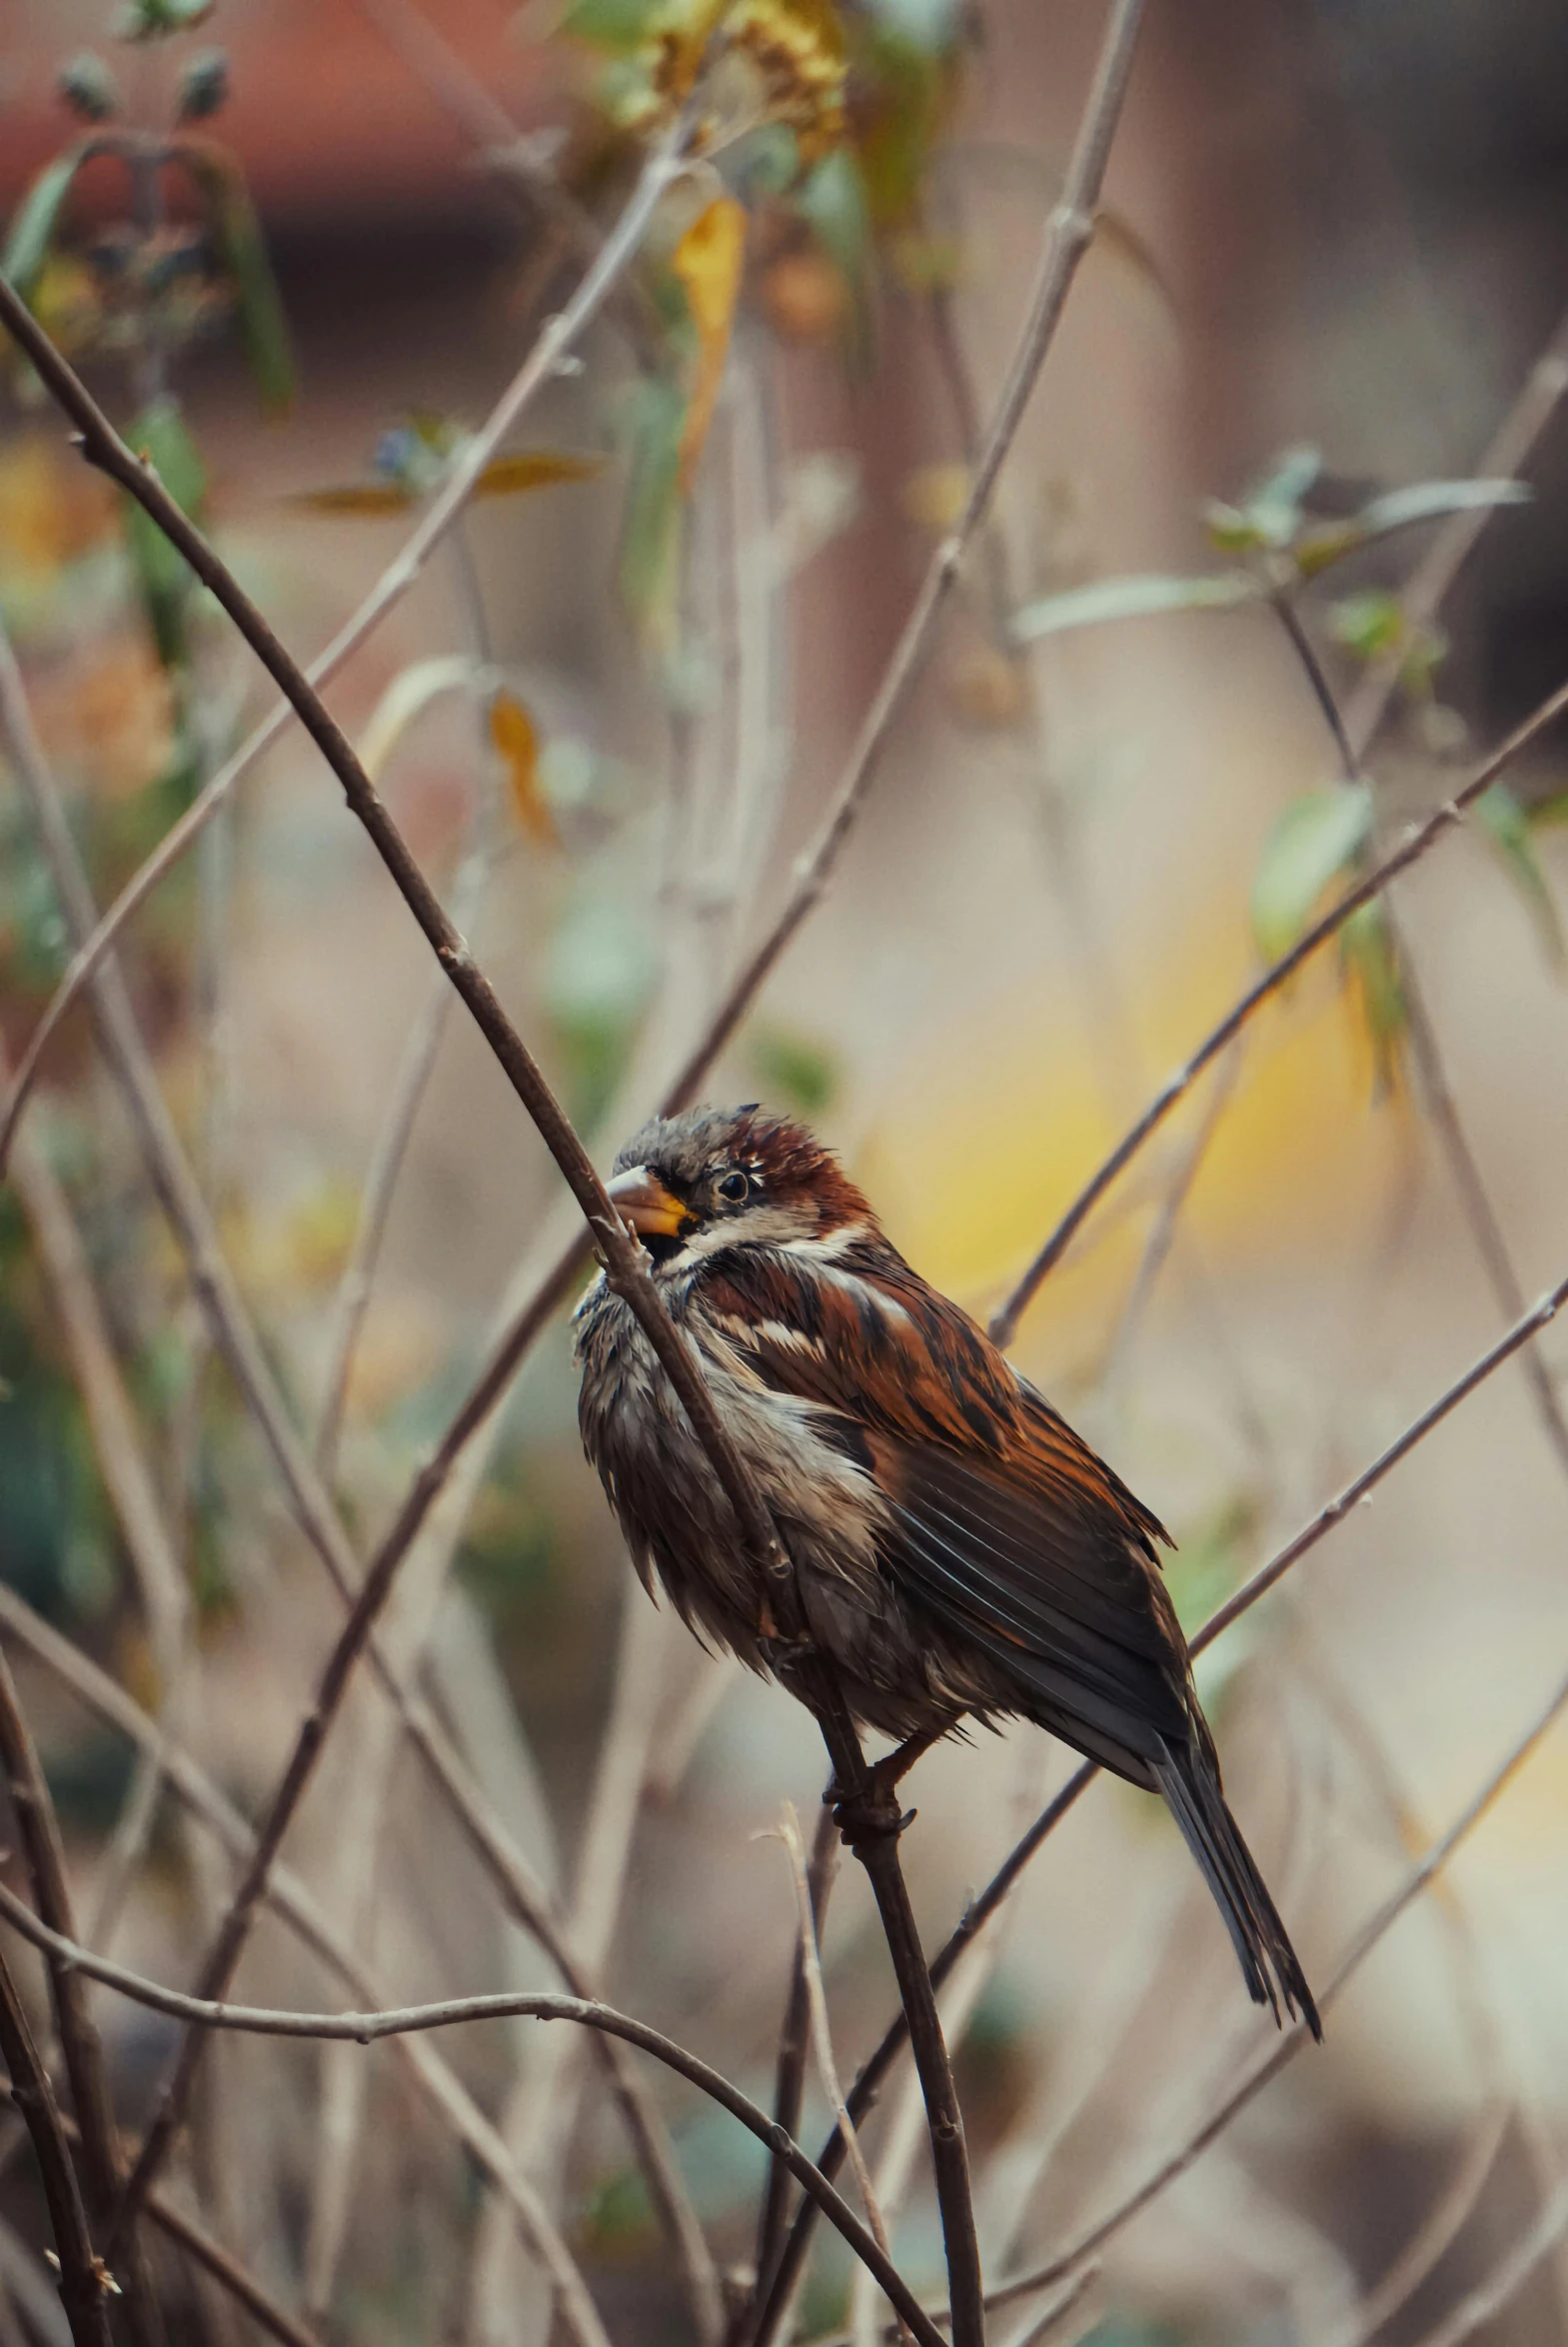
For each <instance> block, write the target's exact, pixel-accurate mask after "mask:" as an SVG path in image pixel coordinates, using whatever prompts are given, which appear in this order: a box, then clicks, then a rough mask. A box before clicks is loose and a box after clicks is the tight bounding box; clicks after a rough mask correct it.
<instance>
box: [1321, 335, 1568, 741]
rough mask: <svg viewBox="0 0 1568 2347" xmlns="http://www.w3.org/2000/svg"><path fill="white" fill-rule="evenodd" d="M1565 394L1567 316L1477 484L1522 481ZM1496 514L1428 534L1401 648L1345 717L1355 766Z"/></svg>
mask: <svg viewBox="0 0 1568 2347" xmlns="http://www.w3.org/2000/svg"><path fill="white" fill-rule="evenodd" d="M1565 393H1568V312H1565V313H1564V315H1563V316H1562V317H1561V318H1560V319H1559V320H1558V322H1557V324H1556V326H1555V327H1554V328H1553V330H1552V334H1551V337H1550V339H1549V341H1548V342H1547V344H1546V346H1545V348H1544V349H1543V350H1542V352H1541V355H1540V357H1539V358H1538V359H1537V360H1536V362H1535V365H1534V366H1533V367H1532V368H1531V370H1530V372H1529V374H1528V375H1527V376H1526V377H1525V380H1524V383H1523V385H1522V387H1521V389H1520V392H1519V396H1518V398H1517V399H1516V400H1515V401H1514V404H1513V406H1512V407H1511V408H1510V410H1509V411H1508V414H1507V415H1506V416H1505V417H1504V418H1503V421H1502V423H1501V424H1500V425H1499V426H1498V428H1497V431H1496V432H1495V434H1494V435H1493V437H1492V440H1491V443H1490V445H1489V446H1488V448H1487V449H1486V451H1485V453H1484V454H1483V456H1482V457H1481V459H1480V462H1479V463H1478V465H1477V466H1476V478H1477V479H1478V480H1480V479H1484V480H1492V481H1511V480H1513V479H1514V478H1515V477H1516V476H1517V475H1518V474H1520V473H1522V472H1523V470H1524V468H1525V465H1526V463H1527V462H1528V460H1529V457H1530V455H1531V452H1532V451H1533V449H1534V448H1535V445H1536V443H1537V441H1538V440H1539V439H1540V437H1541V435H1542V433H1543V432H1544V431H1545V430H1546V427H1547V425H1548V424H1549V423H1550V422H1551V420H1552V418H1553V416H1554V415H1555V414H1556V413H1557V410H1558V408H1559V407H1560V405H1561V404H1562V400H1563V396H1564V394H1565ZM1495 511H1496V509H1495V507H1491V506H1484V505H1483V506H1472V507H1470V508H1468V509H1465V510H1461V511H1460V512H1458V513H1454V514H1450V515H1449V516H1448V519H1447V520H1446V521H1445V522H1444V523H1443V525H1442V527H1441V529H1439V530H1438V531H1436V532H1435V533H1434V535H1433V537H1432V540H1431V543H1430V545H1429V546H1428V547H1427V550H1426V553H1425V555H1424V556H1423V557H1422V559H1421V561H1420V563H1419V564H1418V565H1417V566H1416V569H1415V571H1414V573H1413V574H1412V576H1411V578H1410V579H1409V581H1408V582H1407V584H1406V586H1405V588H1404V590H1403V592H1402V593H1401V595H1400V598H1399V604H1400V609H1401V611H1402V612H1403V615H1404V622H1405V638H1406V642H1405V643H1401V644H1399V645H1397V646H1396V647H1394V648H1393V649H1392V650H1391V651H1389V652H1387V653H1385V654H1384V655H1383V656H1382V657H1381V658H1380V659H1378V660H1375V661H1373V662H1372V663H1371V665H1370V666H1369V668H1368V669H1367V672H1366V674H1365V676H1364V677H1363V678H1362V680H1361V682H1360V684H1359V685H1358V687H1357V688H1356V691H1355V693H1354V694H1353V695H1352V696H1351V700H1350V706H1349V708H1348V709H1347V710H1346V712H1345V732H1346V734H1347V735H1348V737H1349V739H1350V743H1351V747H1352V751H1353V754H1354V759H1355V761H1356V762H1357V763H1359V761H1360V760H1361V759H1363V758H1364V757H1365V756H1366V753H1367V751H1368V749H1369V748H1370V746H1371V743H1372V739H1373V737H1374V735H1375V734H1376V732H1377V729H1378V727H1379V726H1380V725H1381V724H1382V722H1383V717H1384V713H1385V712H1386V710H1387V708H1388V705H1389V702H1390V701H1391V700H1392V699H1393V695H1394V690H1395V688H1396V686H1397V685H1398V682H1399V672H1400V670H1401V668H1402V667H1403V665H1404V660H1405V653H1406V647H1407V643H1408V639H1409V637H1410V636H1411V635H1413V634H1415V633H1417V632H1418V631H1419V630H1420V629H1422V628H1425V627H1427V626H1429V625H1430V623H1431V622H1432V621H1433V620H1434V619H1435V618H1436V617H1437V614H1438V612H1439V611H1440V610H1441V609H1442V607H1443V604H1444V602H1445V601H1446V600H1447V596H1448V590H1449V588H1450V587H1451V586H1452V585H1453V583H1454V581H1455V579H1456V578H1457V577H1458V576H1459V573H1460V571H1461V570H1462V569H1463V568H1464V565H1465V563H1466V562H1467V561H1468V559H1469V556H1470V553H1471V550H1472V548H1473V547H1474V545H1475V543H1476V540H1477V539H1478V538H1479V537H1480V535H1481V533H1482V531H1483V530H1485V528H1486V527H1487V525H1488V523H1489V522H1490V521H1491V519H1492V517H1493V514H1494V513H1495Z"/></svg>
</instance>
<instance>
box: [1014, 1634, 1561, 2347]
mask: <svg viewBox="0 0 1568 2347" xmlns="http://www.w3.org/2000/svg"><path fill="white" fill-rule="evenodd" d="M1565 1710H1568V1678H1565V1679H1564V1680H1563V1681H1562V1683H1561V1684H1560V1685H1559V1686H1558V1688H1557V1690H1556V1692H1555V1693H1554V1694H1553V1695H1552V1696H1551V1698H1550V1700H1549V1701H1548V1702H1547V1703H1546V1704H1545V1705H1544V1706H1543V1708H1542V1709H1541V1710H1540V1711H1539V1712H1538V1713H1537V1714H1536V1717H1535V1718H1534V1719H1533V1720H1532V1721H1531V1723H1530V1725H1529V1727H1527V1728H1526V1729H1525V1731H1524V1733H1523V1735H1522V1736H1520V1738H1519V1740H1518V1742H1517V1743H1516V1744H1515V1745H1514V1746H1513V1748H1512V1750H1511V1751H1510V1752H1509V1753H1508V1754H1507V1756H1506V1758H1505V1759H1504V1760H1503V1761H1502V1762H1501V1763H1500V1765H1499V1766H1498V1767H1497V1768H1496V1769H1494V1770H1493V1772H1492V1774H1491V1775H1490V1776H1489V1777H1487V1779H1486V1781H1485V1782H1484V1783H1483V1784H1482V1786H1481V1787H1480V1789H1479V1791H1478V1792H1477V1793H1476V1794H1475V1795H1474V1796H1473V1797H1472V1799H1471V1800H1470V1801H1469V1802H1468V1803H1467V1804H1466V1806H1465V1807H1464V1809H1462V1810H1461V1811H1460V1813H1459V1815H1458V1816H1457V1817H1456V1818H1455V1819H1454V1821H1453V1823H1452V1824H1451V1825H1450V1826H1449V1827H1448V1829H1447V1831H1446V1832H1445V1833H1443V1834H1441V1835H1439V1837H1438V1839H1437V1840H1436V1841H1435V1842H1433V1843H1432V1844H1431V1846H1430V1848H1429V1849H1428V1850H1427V1852H1426V1855H1425V1856H1424V1857H1423V1858H1422V1859H1421V1860H1420V1862H1419V1864H1417V1865H1416V1866H1414V1867H1413V1868H1412V1869H1411V1871H1410V1872H1409V1873H1408V1874H1407V1875H1406V1877H1405V1879H1404V1881H1403V1883H1401V1885H1400V1887H1399V1889H1398V1890H1396V1891H1395V1892H1394V1893H1393V1895H1392V1896H1391V1897H1390V1898H1388V1899H1387V1900H1385V1901H1384V1903H1383V1905H1382V1906H1381V1907H1379V1908H1378V1910H1377V1912H1376V1913H1375V1914H1374V1915H1372V1916H1371V1917H1370V1918H1369V1919H1368V1921H1367V1922H1366V1923H1365V1924H1363V1926H1362V1928H1361V1930H1360V1931H1359V1932H1358V1933H1357V1935H1356V1937H1355V1939H1354V1940H1353V1941H1352V1942H1351V1944H1350V1946H1349V1948H1348V1949H1347V1950H1346V1952H1345V1954H1344V1955H1343V1956H1342V1957H1341V1959H1340V1961H1339V1964H1338V1966H1337V1967H1336V1969H1335V1971H1334V1973H1333V1975H1332V1977H1331V1978H1330V1979H1329V1980H1328V1981H1327V1982H1326V1983H1325V1985H1324V1988H1323V1992H1322V1995H1321V1996H1320V1997H1319V1999H1318V2003H1319V2005H1320V2006H1321V2008H1322V2009H1323V2010H1324V2011H1325V2012H1326V2011H1327V2010H1328V2008H1329V2007H1330V2006H1331V2005H1332V2004H1333V2003H1334V2002H1335V2001H1336V2000H1337V1999H1338V1998H1339V1997H1340V1996H1341V1995H1342V1994H1343V1992H1344V1990H1345V1989H1346V1987H1348V1985H1349V1983H1350V1982H1351V1980H1352V1979H1353V1978H1354V1977H1355V1975H1356V1973H1357V1972H1358V1971H1359V1970H1360V1968H1361V1966H1362V1965H1363V1964H1364V1963H1365V1962H1366V1959H1367V1958H1368V1956H1370V1955H1371V1954H1372V1952H1373V1950H1374V1949H1375V1948H1376V1947H1377V1946H1378V1945H1379V1944H1380V1943H1381V1941H1382V1940H1383V1939H1384V1938H1386V1936H1387V1934H1388V1933H1389V1932H1390V1931H1391V1930H1392V1929H1393V1927H1394V1925H1395V1924H1396V1923H1397V1922H1398V1920H1399V1918H1400V1916H1401V1915H1403V1914H1404V1912H1405V1910H1406V1909H1407V1908H1408V1907H1410V1906H1411V1905H1413V1903H1414V1902H1415V1900H1416V1899H1418V1898H1419V1897H1420V1896H1421V1894H1422V1892H1423V1891H1425V1890H1426V1889H1427V1887H1428V1886H1429V1884H1431V1883H1432V1882H1433V1881H1434V1880H1435V1879H1436V1877H1437V1876H1438V1875H1439V1874H1440V1873H1441V1871H1442V1869H1443V1868H1444V1866H1446V1865H1447V1863H1448V1860H1449V1859H1450V1858H1451V1857H1452V1855H1453V1853H1454V1851H1455V1850H1456V1849H1458V1847H1459V1845H1460V1844H1461V1842H1463V1841H1464V1840H1465V1839H1466V1838H1467V1837H1468V1835H1470V1834H1471V1833H1472V1832H1473V1831H1474V1830H1475V1828H1476V1826H1477V1825H1479V1824H1480V1822H1481V1820H1482V1818H1483V1817H1485V1815H1486V1814H1487V1812H1488V1810H1489V1809H1491V1808H1492V1806H1493V1805H1494V1803H1495V1802H1496V1801H1497V1800H1498V1799H1499V1798H1500V1796H1501V1795H1502V1793H1503V1792H1504V1791H1505V1790H1506V1788H1507V1786H1508V1785H1509V1784H1510V1783H1511V1782H1512V1781H1513V1779H1514V1777H1515V1776H1516V1775H1517V1774H1518V1773H1519V1771H1520V1769H1521V1768H1522V1767H1523V1766H1524V1764H1525V1762H1526V1761H1527V1760H1528V1759H1529V1757H1530V1755H1531V1753H1532V1752H1533V1751H1534V1750H1535V1748H1536V1746H1537V1744H1539V1743H1540V1742H1541V1740H1542V1738H1543V1737H1544V1736H1545V1735H1546V1734H1547V1733H1548V1732H1549V1730H1550V1729H1551V1728H1552V1726H1553V1725H1554V1724H1555V1722H1556V1721H1557V1719H1558V1718H1559V1716H1560V1715H1561V1714H1562V1712H1563V1711H1565ZM1307 2043H1310V2039H1309V2037H1308V2035H1307V2032H1306V2031H1305V2030H1304V2029H1303V2028H1301V2027H1299V2026H1296V2027H1293V2028H1292V2029H1291V2030H1290V2031H1289V2032H1288V2034H1287V2035H1286V2036H1285V2037H1284V2038H1283V2039H1282V2040H1281V2042H1280V2043H1279V2044H1278V2045H1277V2046H1275V2047H1274V2049H1273V2051H1272V2052H1271V2053H1269V2054H1268V2055H1267V2056H1266V2058H1265V2059H1264V2060H1263V2061H1261V2062H1258V2063H1257V2064H1255V2065H1254V2067H1253V2068H1252V2069H1251V2070H1249V2071H1248V2073H1247V2075H1246V2077H1245V2078H1244V2079H1243V2080H1242V2082H1241V2084H1240V2085H1239V2086H1238V2087H1236V2088H1235V2090H1234V2091H1233V2092H1232V2093H1231V2094H1230V2095H1228V2096H1227V2097H1226V2099H1225V2101H1224V2102H1223V2103H1221V2104H1220V2106H1219V2108H1218V2109H1217V2110H1216V2111H1214V2112H1213V2113H1212V2114H1211V2116H1210V2117H1209V2118H1208V2119H1206V2120H1205V2121H1204V2123H1203V2125H1202V2126H1201V2127H1199V2128H1198V2129H1196V2131H1195V2132H1194V2133H1193V2134H1192V2135H1190V2136H1189V2137H1188V2138H1187V2140H1186V2141H1185V2142H1184V2143H1183V2144H1182V2145H1181V2146H1180V2148H1179V2149H1178V2150H1176V2151H1174V2152H1172V2153H1171V2154H1170V2156H1169V2158H1167V2159H1166V2160H1164V2161H1162V2162H1161V2164H1160V2166H1159V2167H1158V2168H1156V2169H1155V2170H1154V2171H1153V2173H1152V2174H1151V2175H1149V2176H1148V2177H1146V2178H1145V2179H1144V2181H1143V2183H1141V2184H1140V2185H1139V2186H1138V2187H1137V2189H1136V2191H1135V2192H1132V2193H1129V2194H1128V2196H1127V2197H1126V2199H1125V2200H1123V2201H1122V2202H1121V2203H1120V2205H1119V2206H1118V2207H1117V2208H1115V2209H1113V2210H1112V2211H1111V2212H1110V2214H1109V2215H1107V2216H1105V2217H1103V2218H1101V2219H1100V2220H1099V2222H1098V2223H1097V2224H1095V2225H1093V2226H1092V2227H1090V2229H1089V2230H1088V2231H1087V2232H1085V2233H1084V2234H1082V2235H1081V2237H1080V2238H1079V2239H1078V2240H1077V2241H1076V2242H1074V2244H1073V2245H1072V2247H1071V2248H1070V2249H1068V2250H1064V2251H1063V2252H1062V2253H1061V2255H1060V2256H1058V2257H1054V2258H1052V2259H1051V2260H1050V2262H1049V2263H1048V2264H1047V2265H1042V2266H1036V2267H1035V2268H1034V2269H1033V2271H1032V2272H1030V2273H1028V2274H1024V2275H1019V2276H1018V2277H1017V2278H1016V2279H1015V2280H1013V2281H1010V2282H1004V2283H1003V2284H1002V2285H1001V2287H1000V2288H999V2289H997V2290H993V2291H992V2292H991V2293H990V2294H989V2296H988V2298H987V2301H986V2303H987V2305H988V2306H991V2307H997V2306H1005V2305H1008V2304H1010V2303H1011V2302H1012V2300H1013V2298H1014V2297H1016V2296H1021V2295H1022V2294H1023V2292H1024V2291H1026V2290H1039V2289H1045V2288H1048V2287H1050V2286H1051V2285H1052V2284H1054V2283H1056V2282H1059V2281H1062V2280H1064V2279H1065V2278H1066V2276H1067V2275H1068V2274H1070V2273H1072V2272H1073V2271H1074V2270H1075V2269H1076V2268H1077V2267H1078V2266H1079V2265H1081V2264H1082V2262H1083V2261H1084V2259H1085V2258H1089V2257H1093V2256H1096V2255H1098V2253H1099V2252H1100V2251H1101V2250H1102V2249H1103V2248H1104V2247H1105V2245H1106V2243H1107V2242H1109V2241H1110V2240H1112V2239H1113V2238H1114V2237H1115V2235H1116V2234H1118V2233H1119V2232H1121V2231H1122V2229H1123V2228H1124V2227H1125V2226H1126V2225H1128V2224H1130V2223H1131V2221H1132V2219H1133V2218H1134V2217H1135V2216H1137V2215H1139V2214H1140V2213H1141V2211H1142V2210H1143V2209H1145V2208H1147V2207H1148V2205H1149V2203H1150V2202H1151V2201H1153V2200H1156V2199H1157V2198H1158V2197H1159V2195H1160V2194H1161V2193H1162V2192H1163V2191H1164V2190H1165V2189H1166V2187H1167V2186H1168V2185H1170V2184H1172V2183H1174V2182H1175V2180H1176V2178H1177V2177H1178V2176H1183V2175H1185V2174H1186V2172H1187V2170H1188V2169H1189V2168H1190V2167H1191V2166H1192V2165H1193V2163H1194V2161H1196V2160H1197V2159H1198V2158H1200V2157H1201V2155H1202V2154H1203V2153H1204V2152H1205V2151H1206V2150H1207V2149H1208V2147H1209V2145H1210V2144H1211V2143H1213V2142H1215V2141H1216V2140H1217V2139H1218V2138H1219V2136H1221V2135H1222V2134H1223V2133H1224V2131H1225V2129H1226V2128H1227V2127H1228V2126H1229V2125H1230V2123H1231V2121H1232V2120H1233V2119H1234V2118H1235V2117H1236V2116H1237V2114H1238V2113H1239V2112H1240V2111H1242V2110H1244V2109H1245V2108H1246V2106H1247V2104H1248V2103H1249V2102H1251V2101H1252V2100H1253V2099H1254V2098H1255V2096H1257V2095H1258V2094H1259V2093H1261V2091H1262V2089H1263V2088H1264V2087H1265V2086H1267V2085H1268V2084H1270V2082H1271V2081H1272V2080H1273V2079H1275V2078H1276V2077H1277V2076H1278V2075H1279V2073H1280V2071H1281V2070H1283V2069H1284V2068H1285V2066H1286V2065H1287V2063H1289V2062H1291V2061H1293V2060H1294V2059H1295V2056H1296V2055H1297V2054H1298V2053H1299V2052H1300V2050H1301V2047H1302V2046H1303V2044H1307ZM1561 2197H1562V2199H1563V2202H1564V2206H1563V2207H1562V2209H1561V2210H1560V2211H1559V2210H1558V2209H1557V2208H1556V2206H1555V2205H1554V2206H1553V2207H1552V2209H1551V2210H1550V2211H1548V2212H1543V2219H1542V2222H1541V2223H1540V2224H1539V2225H1537V2226H1536V2227H1535V2228H1533V2229H1532V2233H1531V2235H1530V2236H1529V2237H1528V2240H1527V2243H1526V2244H1522V2245H1521V2249H1522V2250H1528V2249H1530V2247H1531V2245H1532V2244H1534V2243H1535V2242H1536V2241H1537V2240H1538V2242H1539V2245H1538V2246H1536V2247H1534V2248H1533V2253H1532V2254H1530V2256H1529V2263H1528V2264H1527V2265H1525V2267H1524V2271H1522V2272H1521V2273H1520V2275H1519V2280H1520V2281H1522V2280H1523V2279H1524V2278H1525V2274H1526V2273H1527V2272H1528V2271H1529V2266H1530V2265H1533V2264H1534V2263H1535V2262H1537V2261H1538V2259H1539V2258H1540V2257H1541V2256H1544V2255H1545V2253H1546V2251H1547V2250H1548V2249H1550V2248H1551V2246H1552V2245H1553V2243H1554V2242H1555V2241H1556V2239H1557V2238H1558V2234H1559V2232H1560V2231H1561V2229H1562V2227H1563V2225H1565V2224H1568V2188H1565V2191H1564V2193H1563V2195H1562V2196H1561ZM1548 2217H1549V2219H1550V2229H1549V2230H1548V2223H1547V2220H1548ZM1517 2286H1518V2285H1517V2283H1511V2284H1509V2289H1510V2291H1511V2289H1512V2288H1515V2287H1517ZM1466 2336H1468V2333H1467V2332H1463V2331H1461V2332H1458V2333H1457V2334H1455V2340H1450V2339H1449V2338H1448V2337H1447V2335H1446V2334H1444V2335H1443V2340H1442V2347H1455V2343H1456V2340H1457V2339H1458V2338H1463V2337H1466ZM1423 2347H1435V2343H1434V2342H1430V2341H1428V2342H1424V2343H1423Z"/></svg>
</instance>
